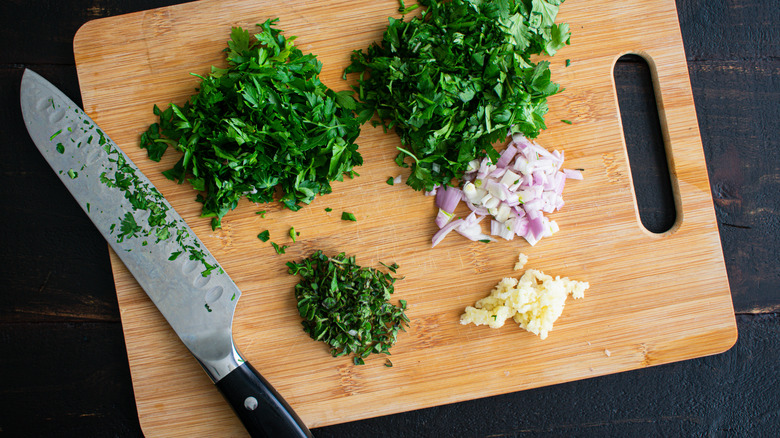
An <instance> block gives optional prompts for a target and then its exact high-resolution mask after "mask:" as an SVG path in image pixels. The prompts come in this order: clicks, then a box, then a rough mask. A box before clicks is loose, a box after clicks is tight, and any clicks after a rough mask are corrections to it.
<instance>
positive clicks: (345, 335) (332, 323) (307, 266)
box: [287, 251, 409, 365]
mask: <svg viewBox="0 0 780 438" xmlns="http://www.w3.org/2000/svg"><path fill="white" fill-rule="evenodd" d="M384 266H385V267H387V268H388V269H389V270H390V272H392V273H395V272H396V270H397V269H398V265H396V264H392V265H389V266H388V265H384ZM287 267H289V268H290V269H289V273H290V274H292V275H300V276H301V281H300V283H298V284H297V285H296V286H295V297H296V298H297V300H298V312H299V313H300V315H301V317H302V318H303V321H302V324H303V330H304V331H305V332H306V333H308V334H309V335H310V336H311V338H312V339H315V340H318V341H322V342H325V343H326V344H328V345H329V346H330V353H331V355H333V356H345V355H349V354H352V355H353V363H354V364H355V365H361V364H363V363H364V361H363V358H365V357H368V356H369V355H370V354H371V353H383V354H390V347H392V346H393V345H394V344H395V342H396V339H397V336H398V331H399V330H404V327H406V326H408V325H409V324H408V323H409V318H408V317H407V316H406V315H405V314H404V310H406V301H404V300H400V301H399V305H398V306H394V305H393V304H390V303H389V302H388V300H390V296H391V295H392V294H393V291H394V286H393V285H394V283H395V280H396V278H395V277H393V276H392V274H389V273H387V274H386V273H382V272H380V271H378V270H376V269H372V268H365V267H361V266H359V265H357V264H356V263H355V257H354V256H352V257H347V256H346V255H344V253H341V254H338V255H336V256H334V257H328V256H327V255H325V254H324V253H323V252H322V251H316V252H315V253H314V254H312V255H311V256H310V257H309V258H307V259H304V260H302V261H300V262H298V263H294V262H288V263H287Z"/></svg>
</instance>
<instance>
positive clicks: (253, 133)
mask: <svg viewBox="0 0 780 438" xmlns="http://www.w3.org/2000/svg"><path fill="white" fill-rule="evenodd" d="M275 22H276V20H268V21H266V22H265V23H263V24H262V25H260V33H258V34H256V35H254V37H251V36H250V35H249V32H248V31H246V30H244V29H241V28H233V30H232V32H231V40H230V41H229V42H228V48H227V49H225V52H227V62H228V65H229V66H228V68H226V69H222V68H217V67H212V71H211V73H210V74H209V75H207V76H205V77H203V76H199V75H196V76H198V77H200V78H201V83H200V87H199V89H198V93H197V94H196V95H194V96H192V97H191V98H190V99H189V101H188V102H187V103H185V104H184V106H181V107H180V106H177V105H175V104H171V105H170V106H169V107H168V108H167V109H166V110H164V111H163V110H160V109H159V108H158V107H157V106H155V107H154V113H155V114H156V115H158V116H159V117H160V122H159V123H154V124H152V125H151V126H150V127H149V129H148V130H147V132H145V133H144V134H143V135H142V136H141V147H142V148H145V149H147V153H148V155H149V158H151V159H152V160H155V161H159V160H160V159H161V157H162V156H163V154H164V153H165V151H166V150H167V148H168V147H169V146H172V147H173V148H175V149H176V150H178V151H180V152H182V156H181V158H180V159H179V161H178V162H177V163H176V165H175V166H174V167H173V168H172V169H170V170H167V171H166V172H164V174H165V176H166V177H168V178H169V179H172V180H177V181H179V182H182V181H184V180H185V179H187V180H188V181H189V182H190V183H191V184H192V186H193V187H194V188H195V189H196V190H198V191H200V192H202V194H200V195H198V197H197V200H198V201H199V202H202V203H203V211H202V216H203V217H211V218H213V219H212V228H218V227H219V226H220V225H221V219H222V217H223V216H224V215H225V214H226V213H227V212H228V211H229V210H232V209H234V208H236V206H237V204H238V201H239V200H240V199H241V198H242V197H243V196H246V197H247V198H248V199H249V200H250V201H252V202H256V203H268V202H272V201H273V200H274V195H275V192H276V191H277V190H278V191H279V192H280V193H279V201H280V202H281V203H282V205H283V206H284V207H286V208H289V209H290V210H298V209H300V208H301V207H302V204H309V203H310V202H312V201H313V200H314V197H315V196H316V195H320V194H326V193H330V192H331V186H330V182H332V181H335V180H338V181H341V180H343V176H344V175H347V176H349V177H353V176H355V175H356V172H355V171H354V170H353V169H354V167H356V166H360V165H361V164H362V163H363V159H362V157H361V155H360V153H358V151H357V149H358V145H357V144H355V140H356V139H357V137H358V135H359V134H360V125H361V124H362V123H363V122H364V121H365V120H367V119H368V118H369V117H370V116H371V112H366V111H363V114H362V116H361V117H360V118H358V117H357V115H356V113H355V112H356V111H358V112H359V111H360V110H361V108H362V106H361V105H360V104H359V103H358V102H356V101H355V99H353V98H352V95H353V94H354V93H353V92H352V91H351V90H348V91H341V92H334V91H333V90H331V89H329V88H327V87H326V86H325V85H324V84H323V83H322V82H321V81H320V79H319V74H320V70H321V68H322V64H321V63H320V62H319V61H318V60H317V57H316V56H315V55H312V54H308V55H304V54H303V53H302V52H301V51H300V50H299V49H297V48H296V47H294V46H293V44H292V41H293V40H294V39H295V37H290V38H285V37H284V36H283V35H282V34H281V33H282V31H280V30H278V29H275V28H274V27H273V25H274V24H275Z"/></svg>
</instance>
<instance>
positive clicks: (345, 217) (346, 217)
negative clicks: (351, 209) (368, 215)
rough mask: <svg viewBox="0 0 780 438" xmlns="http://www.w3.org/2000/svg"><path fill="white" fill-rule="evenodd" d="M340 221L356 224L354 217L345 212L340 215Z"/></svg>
mask: <svg viewBox="0 0 780 438" xmlns="http://www.w3.org/2000/svg"><path fill="white" fill-rule="evenodd" d="M341 220H343V221H352V222H357V218H356V217H355V215H354V214H352V213H348V212H346V211H344V212H342V213H341Z"/></svg>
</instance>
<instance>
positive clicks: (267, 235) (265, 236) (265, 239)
mask: <svg viewBox="0 0 780 438" xmlns="http://www.w3.org/2000/svg"><path fill="white" fill-rule="evenodd" d="M257 238H258V239H260V240H262V241H263V242H268V239H270V238H271V233H270V232H269V231H268V230H265V231H263V232H262V233H260V234H258V235H257Z"/></svg>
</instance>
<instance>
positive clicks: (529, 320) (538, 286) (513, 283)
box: [460, 269, 590, 339]
mask: <svg viewBox="0 0 780 438" xmlns="http://www.w3.org/2000/svg"><path fill="white" fill-rule="evenodd" d="M588 287H590V285H589V284H588V283H587V282H583V281H574V280H569V279H568V278H566V277H564V278H561V277H555V278H553V277H551V276H549V275H545V274H544V273H543V272H541V271H537V270H534V269H529V270H527V271H525V274H523V276H522V277H520V279H519V280H518V279H516V278H505V279H503V280H501V282H500V283H498V285H496V287H495V288H493V290H492V291H491V292H490V295H489V296H487V297H485V298H482V299H481V300H479V301H477V303H476V304H475V305H474V307H471V306H468V307H466V313H464V314H463V315H462V316H461V317H460V323H461V324H468V323H474V324H476V325H485V324H486V325H488V326H490V327H492V328H499V327H501V326H503V325H504V322H506V320H507V319H509V318H514V320H515V322H517V323H518V324H520V327H522V328H524V329H525V330H528V331H529V332H531V333H534V334H536V335H538V336H539V337H540V338H541V339H545V338H547V333H548V332H549V331H550V330H552V328H553V322H555V320H556V319H558V317H559V316H561V313H563V306H564V304H565V303H566V297H568V296H569V294H571V295H573V296H574V298H575V299H576V298H583V297H584V296H585V289H587V288H588Z"/></svg>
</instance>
